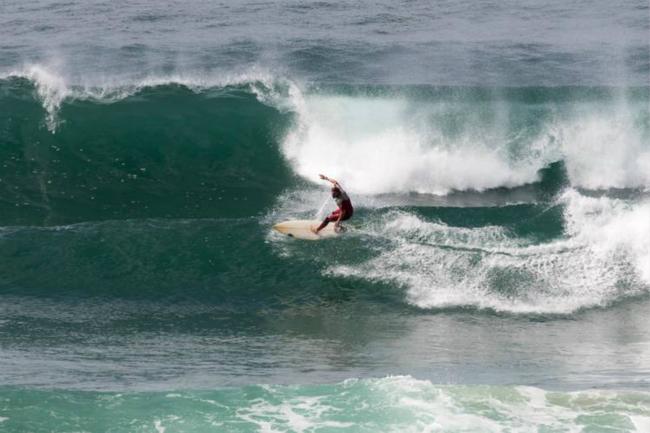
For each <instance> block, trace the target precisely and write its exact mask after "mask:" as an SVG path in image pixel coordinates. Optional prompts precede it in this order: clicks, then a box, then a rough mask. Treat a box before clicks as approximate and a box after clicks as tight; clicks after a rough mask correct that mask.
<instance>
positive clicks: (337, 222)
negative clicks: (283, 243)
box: [311, 174, 354, 234]
mask: <svg viewBox="0 0 650 433" xmlns="http://www.w3.org/2000/svg"><path fill="white" fill-rule="evenodd" d="M319 176H320V178H321V179H323V180H326V181H328V182H330V183H331V184H332V198H333V199H334V201H335V202H336V205H337V206H338V208H337V209H336V210H335V211H334V212H332V213H331V214H329V215H328V216H327V217H325V219H324V220H323V222H322V223H320V225H319V226H318V227H312V228H311V231H312V232H314V233H315V234H318V232H319V231H321V230H322V229H324V228H325V226H327V224H329V223H334V230H336V231H337V232H338V231H340V230H341V221H345V220H348V219H350V218H351V217H352V214H353V213H354V208H353V207H352V202H351V201H350V197H348V195H347V193H346V192H345V191H343V188H341V185H340V184H339V183H338V182H337V181H336V180H334V179H330V178H329V177H327V176H325V175H324V174H319Z"/></svg>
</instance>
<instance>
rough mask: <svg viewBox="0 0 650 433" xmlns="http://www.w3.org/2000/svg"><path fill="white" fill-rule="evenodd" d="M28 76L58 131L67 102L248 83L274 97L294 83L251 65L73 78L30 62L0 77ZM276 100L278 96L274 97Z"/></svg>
mask: <svg viewBox="0 0 650 433" xmlns="http://www.w3.org/2000/svg"><path fill="white" fill-rule="evenodd" d="M7 79H26V80H28V81H29V82H30V83H32V84H33V86H34V87H35V89H36V94H37V96H38V99H39V100H40V102H41V104H42V106H43V109H44V110H45V112H46V118H45V123H46V126H47V129H48V130H49V131H50V132H52V133H55V132H56V131H57V128H58V127H59V125H60V123H61V122H62V119H60V116H59V113H60V110H61V107H62V104H63V103H64V102H66V101H75V100H82V101H95V102H98V103H112V102H117V101H121V100H123V99H125V98H128V97H130V96H133V95H135V94H137V93H138V92H140V91H142V90H143V89H147V88H155V87H162V86H167V85H178V86H182V87H185V88H188V89H190V90H192V91H194V92H197V93H200V92H204V91H208V90H209V89H214V88H225V87H231V86H247V88H248V90H250V91H251V92H253V93H254V94H256V95H257V96H258V97H259V99H260V100H262V101H264V100H273V99H274V98H275V96H274V95H275V94H276V92H277V90H276V88H277V87H278V86H279V87H280V88H284V87H290V86H293V85H294V84H293V83H292V82H290V81H288V80H284V79H282V78H279V77H276V76H274V75H273V74H271V73H270V72H269V71H267V70H263V69H261V68H250V69H248V70H246V71H241V72H219V71H213V72H208V73H195V72H188V73H182V72H179V73H171V74H159V75H156V74H148V75H144V76H128V77H119V78H117V77H116V78H106V77H97V78H96V77H84V78H81V79H74V78H72V77H68V76H66V75H65V74H64V73H62V72H61V71H59V70H58V68H56V67H52V66H47V65H44V64H38V63H37V64H28V65H25V66H23V67H22V68H19V69H16V70H12V71H8V72H5V73H3V74H0V80H7ZM275 99H277V98H275Z"/></svg>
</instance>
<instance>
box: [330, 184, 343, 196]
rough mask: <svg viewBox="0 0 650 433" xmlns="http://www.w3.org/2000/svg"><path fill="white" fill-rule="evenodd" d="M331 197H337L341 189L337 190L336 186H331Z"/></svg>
mask: <svg viewBox="0 0 650 433" xmlns="http://www.w3.org/2000/svg"><path fill="white" fill-rule="evenodd" d="M332 195H333V196H334V197H337V196H339V195H341V188H339V187H338V186H333V187H332Z"/></svg>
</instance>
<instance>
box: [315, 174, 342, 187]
mask: <svg viewBox="0 0 650 433" xmlns="http://www.w3.org/2000/svg"><path fill="white" fill-rule="evenodd" d="M319 176H320V178H321V179H323V180H326V181H328V182H330V183H331V184H332V185H334V186H338V187H339V188H340V187H341V185H339V183H338V181H337V180H336V179H331V178H329V177H327V176H325V175H324V174H319Z"/></svg>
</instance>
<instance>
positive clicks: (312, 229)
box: [309, 226, 318, 235]
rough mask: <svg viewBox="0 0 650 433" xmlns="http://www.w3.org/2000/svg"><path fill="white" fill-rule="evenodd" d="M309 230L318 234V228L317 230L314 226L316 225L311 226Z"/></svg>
mask: <svg viewBox="0 0 650 433" xmlns="http://www.w3.org/2000/svg"><path fill="white" fill-rule="evenodd" d="M309 230H311V232H312V233H313V234H315V235H317V234H318V230H316V227H314V226H311V227H309Z"/></svg>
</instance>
